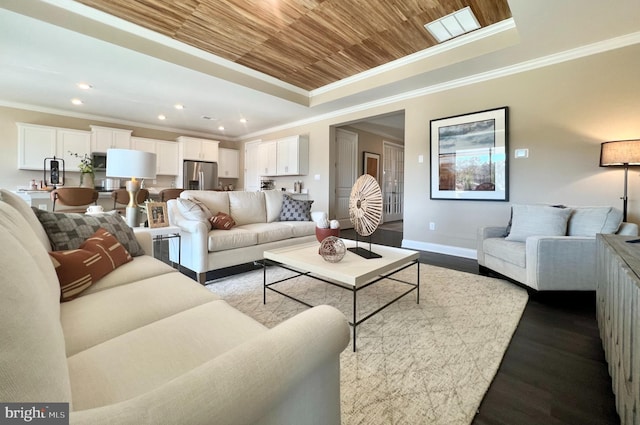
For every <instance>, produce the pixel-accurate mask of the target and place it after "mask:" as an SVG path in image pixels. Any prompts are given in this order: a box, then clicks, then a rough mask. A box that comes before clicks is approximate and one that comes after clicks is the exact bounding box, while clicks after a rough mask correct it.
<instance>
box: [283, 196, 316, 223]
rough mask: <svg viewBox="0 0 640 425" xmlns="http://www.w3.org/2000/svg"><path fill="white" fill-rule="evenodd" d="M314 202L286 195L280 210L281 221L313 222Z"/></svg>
mask: <svg viewBox="0 0 640 425" xmlns="http://www.w3.org/2000/svg"><path fill="white" fill-rule="evenodd" d="M311 204H313V201H301V200H297V199H293V198H292V197H290V196H287V195H285V196H284V199H283V200H282V209H281V210H280V221H311Z"/></svg>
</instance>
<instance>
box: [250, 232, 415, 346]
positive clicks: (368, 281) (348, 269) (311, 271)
mask: <svg viewBox="0 0 640 425" xmlns="http://www.w3.org/2000/svg"><path fill="white" fill-rule="evenodd" d="M343 242H344V243H345V245H346V246H347V248H352V247H355V246H356V242H355V241H352V240H348V239H343ZM358 246H359V247H360V248H365V249H369V244H368V243H363V242H362V241H360V242H359V244H358ZM319 247H320V244H319V243H317V242H309V243H305V244H300V245H294V246H289V247H286V248H279V249H273V250H268V251H265V252H264V277H263V279H264V280H263V287H264V288H263V303H264V304H266V303H267V289H269V290H271V291H273V292H277V293H278V294H280V295H284V296H285V297H287V298H290V299H292V300H294V301H297V302H299V303H301V304H304V305H306V306H308V307H313V306H312V305H311V304H308V303H306V302H304V301H302V300H300V299H297V298H295V297H293V296H291V294H286V293H284V292H282V291H280V290H278V289H275V288H274V287H273V286H274V285H277V284H278V283H282V282H284V281H286V280H289V279H294V278H296V277H298V276H302V275H305V276H309V277H312V278H314V279H317V280H320V281H322V282H325V283H328V284H331V285H334V286H338V287H340V288H344V289H348V290H350V291H352V293H353V321H351V322H349V324H350V325H351V326H352V327H353V351H356V328H357V326H358V325H359V324H361V323H362V322H364V321H365V320H367V319H369V318H370V317H372V316H373V315H375V314H376V313H378V312H380V311H381V310H383V309H385V308H387V307H388V306H390V305H391V304H393V303H394V302H396V301H398V300H399V299H400V298H402V297H404V296H405V295H407V294H409V293H411V292H413V291H416V303H419V302H420V261H419V258H420V254H419V253H418V252H417V251H411V250H408V249H402V248H393V247H389V246H384V245H375V244H371V251H373V252H375V253H376V254H379V255H381V258H372V259H366V258H363V257H361V256H359V255H357V254H354V253H353V252H350V251H347V253H346V255H345V256H344V258H343V259H342V260H341V261H339V262H337V263H330V262H327V261H325V260H324V259H323V258H322V256H321V255H319V254H318V248H319ZM414 264H415V265H416V282H415V283H413V282H406V281H403V280H399V279H396V278H394V277H392V276H393V275H394V274H396V273H398V272H399V271H401V270H404V269H406V268H408V267H411V266H413V265H414ZM268 265H277V266H280V267H283V268H285V269H287V270H290V271H293V272H295V273H296V274H295V276H291V277H288V278H285V279H280V280H277V281H275V282H271V283H267V266H268ZM383 279H390V280H392V281H394V282H398V283H401V284H405V285H408V286H410V288H409V289H408V290H407V291H406V292H403V293H402V294H401V295H399V296H398V297H396V298H395V299H393V300H391V301H389V302H388V303H387V304H385V305H383V306H382V307H380V308H378V309H377V310H375V311H374V312H372V313H370V314H368V315H366V316H365V317H362V318H360V319H358V318H357V317H356V315H357V293H358V291H360V290H362V289H364V288H367V287H368V286H370V285H373V284H374V283H376V282H379V281H381V280H383Z"/></svg>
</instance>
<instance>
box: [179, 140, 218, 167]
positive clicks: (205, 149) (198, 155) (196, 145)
mask: <svg viewBox="0 0 640 425" xmlns="http://www.w3.org/2000/svg"><path fill="white" fill-rule="evenodd" d="M219 143H220V142H218V141H216V140H207V139H198V138H195V137H186V136H180V137H178V144H179V145H178V146H179V151H180V155H179V156H180V158H181V159H182V160H185V159H187V160H193V161H209V162H218V144H219Z"/></svg>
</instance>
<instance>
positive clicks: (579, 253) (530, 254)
mask: <svg viewBox="0 0 640 425" xmlns="http://www.w3.org/2000/svg"><path fill="white" fill-rule="evenodd" d="M597 233H617V234H620V235H638V225H636V224H634V223H625V222H622V212H621V211H620V210H618V209H616V208H613V207H600V206H596V207H585V206H579V207H564V206H562V207H560V206H551V205H513V206H512V218H511V222H510V223H509V225H508V226H485V227H480V228H479V229H478V238H477V242H478V246H477V248H478V251H477V252H478V264H479V266H480V272H481V273H483V274H487V273H488V271H490V270H492V271H494V272H497V273H499V274H501V275H503V276H506V277H509V278H511V279H513V280H515V281H517V282H520V283H522V284H523V285H526V286H528V287H530V288H532V289H535V290H537V291H552V290H553V291H557V290H563V291H569V290H572V291H576V290H578V291H594V290H595V289H596V238H595V237H596V234H597Z"/></svg>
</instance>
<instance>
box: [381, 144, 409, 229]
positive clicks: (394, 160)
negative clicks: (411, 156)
mask: <svg viewBox="0 0 640 425" xmlns="http://www.w3.org/2000/svg"><path fill="white" fill-rule="evenodd" d="M382 164H383V171H382V180H383V182H382V197H383V204H382V208H383V209H382V211H383V215H382V221H383V222H385V223H387V222H389V221H398V220H402V216H403V213H404V146H401V145H397V144H395V143H391V142H387V141H384V142H383V154H382Z"/></svg>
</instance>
